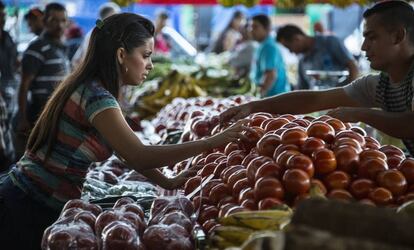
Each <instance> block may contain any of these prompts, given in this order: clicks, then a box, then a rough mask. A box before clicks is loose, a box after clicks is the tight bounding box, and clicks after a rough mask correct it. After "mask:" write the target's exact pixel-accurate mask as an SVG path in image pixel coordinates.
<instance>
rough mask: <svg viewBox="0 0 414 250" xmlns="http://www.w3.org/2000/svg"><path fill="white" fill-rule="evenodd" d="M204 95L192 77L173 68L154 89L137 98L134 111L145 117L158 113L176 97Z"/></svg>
mask: <svg viewBox="0 0 414 250" xmlns="http://www.w3.org/2000/svg"><path fill="white" fill-rule="evenodd" d="M206 95H207V94H206V92H205V91H204V90H203V89H201V88H200V87H199V86H198V85H197V84H196V81H195V80H194V79H192V78H190V77H188V76H186V75H182V74H180V73H179V72H178V71H176V70H173V71H171V72H170V73H169V74H168V76H167V77H165V78H164V79H163V80H162V81H160V82H159V86H158V88H157V90H156V91H154V92H146V93H144V95H142V96H140V97H138V98H137V103H136V109H137V110H136V111H137V112H138V113H139V114H140V116H141V117H143V118H145V117H148V116H152V115H155V114H156V113H158V111H160V109H162V108H163V107H164V106H166V105H167V104H168V103H170V102H171V101H172V100H173V99H174V98H176V97H182V98H189V97H197V96H206Z"/></svg>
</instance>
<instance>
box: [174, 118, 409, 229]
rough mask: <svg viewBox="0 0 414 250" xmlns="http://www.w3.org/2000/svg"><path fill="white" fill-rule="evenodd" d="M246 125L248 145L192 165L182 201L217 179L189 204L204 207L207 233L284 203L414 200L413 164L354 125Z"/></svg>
mask: <svg viewBox="0 0 414 250" xmlns="http://www.w3.org/2000/svg"><path fill="white" fill-rule="evenodd" d="M248 118H250V119H251V121H250V123H249V126H250V128H252V131H245V132H244V133H245V136H246V137H247V138H248V140H241V141H239V142H233V143H229V144H227V145H226V146H225V147H223V148H217V149H215V150H214V151H213V152H208V153H203V154H200V155H198V156H196V157H195V158H194V159H193V160H192V167H194V168H197V169H199V171H198V173H197V175H196V176H194V177H192V178H191V179H189V180H188V181H187V183H186V184H185V187H184V189H185V190H184V191H185V194H189V193H191V192H192V191H193V190H194V189H195V188H196V187H197V186H199V185H200V183H201V181H202V180H203V179H204V178H206V177H208V176H209V175H211V174H213V175H214V178H213V179H212V180H211V181H210V182H209V183H207V184H206V185H205V186H204V187H203V189H202V190H201V194H198V195H196V196H194V198H193V200H192V201H193V203H194V206H195V208H198V207H200V206H201V212H200V216H199V219H198V221H199V223H200V224H201V225H203V227H204V229H205V230H206V231H207V232H208V231H209V230H210V229H211V228H212V227H214V225H215V219H216V218H217V217H221V216H227V215H229V214H231V213H234V212H238V211H244V210H264V209H270V208H272V207H275V206H278V205H281V204H286V205H288V206H291V207H295V206H296V205H297V204H298V202H300V201H301V200H304V199H307V198H309V197H311V196H315V195H316V196H324V197H327V198H329V199H339V200H343V201H356V202H361V203H365V204H369V205H373V206H386V207H396V206H398V205H400V204H402V203H404V202H406V201H409V200H412V199H414V159H413V158H406V157H405V155H404V152H403V151H402V150H401V149H399V148H397V147H395V146H392V145H380V143H379V142H378V141H377V140H376V139H374V138H373V137H371V136H367V135H366V132H365V131H364V130H363V129H362V128H360V127H358V126H352V125H351V124H349V123H343V122H342V121H340V120H338V119H335V118H332V117H329V116H327V115H323V116H320V117H318V118H315V117H312V116H294V115H290V114H285V115H280V116H279V115H273V114H269V113H255V114H252V115H250V116H249V117H248ZM221 129H223V128H219V129H213V131H211V133H210V135H212V134H214V133H218V132H219V131H220V130H221ZM179 165H180V163H179ZM182 165H184V164H181V166H182Z"/></svg>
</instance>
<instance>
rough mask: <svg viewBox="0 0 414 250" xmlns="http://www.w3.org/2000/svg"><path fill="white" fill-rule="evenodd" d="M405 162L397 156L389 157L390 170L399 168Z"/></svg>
mask: <svg viewBox="0 0 414 250" xmlns="http://www.w3.org/2000/svg"><path fill="white" fill-rule="evenodd" d="M403 160H404V158H401V157H399V156H396V155H390V156H388V157H387V165H388V168H390V169H391V168H398V166H399V165H400V164H401V162H402V161H403Z"/></svg>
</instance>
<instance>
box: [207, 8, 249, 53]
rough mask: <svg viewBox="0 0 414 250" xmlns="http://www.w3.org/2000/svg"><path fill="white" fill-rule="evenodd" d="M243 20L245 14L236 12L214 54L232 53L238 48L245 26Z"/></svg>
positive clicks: (217, 41) (219, 39)
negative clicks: (231, 51)
mask: <svg viewBox="0 0 414 250" xmlns="http://www.w3.org/2000/svg"><path fill="white" fill-rule="evenodd" d="M243 20H244V15H243V12H241V11H236V12H234V14H233V16H232V18H231V19H230V22H229V23H228V25H227V26H226V28H224V30H223V31H222V32H221V33H220V35H219V36H218V38H217V40H216V42H215V45H214V48H213V51H212V52H214V53H217V54H220V53H222V52H224V51H230V50H232V49H233V48H234V47H235V46H236V44H237V43H238V42H239V41H240V40H241V38H242V35H241V33H240V31H241V27H242V26H243Z"/></svg>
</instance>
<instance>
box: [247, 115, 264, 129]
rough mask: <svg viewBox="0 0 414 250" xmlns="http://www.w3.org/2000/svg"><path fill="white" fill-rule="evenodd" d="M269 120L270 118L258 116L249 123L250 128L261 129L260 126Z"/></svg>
mask: <svg viewBox="0 0 414 250" xmlns="http://www.w3.org/2000/svg"><path fill="white" fill-rule="evenodd" d="M266 119H268V117H265V116H261V115H257V116H255V117H254V118H252V119H251V120H250V122H249V126H250V127H260V125H261V124H262V122H263V121H264V120H266Z"/></svg>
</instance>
